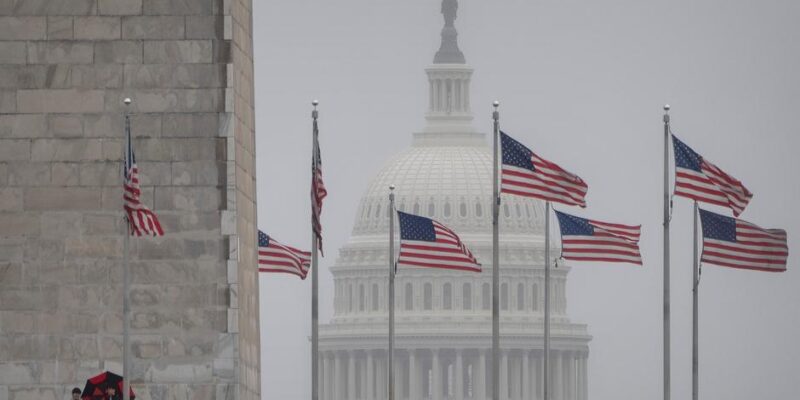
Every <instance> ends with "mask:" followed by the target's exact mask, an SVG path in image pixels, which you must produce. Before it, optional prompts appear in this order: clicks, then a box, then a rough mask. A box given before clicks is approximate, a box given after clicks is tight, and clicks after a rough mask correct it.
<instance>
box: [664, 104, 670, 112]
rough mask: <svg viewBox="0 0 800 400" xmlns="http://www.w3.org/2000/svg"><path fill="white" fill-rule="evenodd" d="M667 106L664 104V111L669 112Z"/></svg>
mask: <svg viewBox="0 0 800 400" xmlns="http://www.w3.org/2000/svg"><path fill="white" fill-rule="evenodd" d="M669 108H670V107H669V104H664V111H666V112H669Z"/></svg>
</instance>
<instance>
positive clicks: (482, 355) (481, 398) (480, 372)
mask: <svg viewBox="0 0 800 400" xmlns="http://www.w3.org/2000/svg"><path fill="white" fill-rule="evenodd" d="M475 373H476V372H475V371H474V370H473V374H475ZM473 376H475V375H473ZM475 381H476V385H475V388H476V390H475V399H476V400H486V350H484V349H480V350H478V368H477V379H475Z"/></svg>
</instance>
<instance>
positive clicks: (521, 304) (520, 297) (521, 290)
mask: <svg viewBox="0 0 800 400" xmlns="http://www.w3.org/2000/svg"><path fill="white" fill-rule="evenodd" d="M524 309H525V285H523V284H522V283H520V284H518V285H517V311H522V310H524Z"/></svg>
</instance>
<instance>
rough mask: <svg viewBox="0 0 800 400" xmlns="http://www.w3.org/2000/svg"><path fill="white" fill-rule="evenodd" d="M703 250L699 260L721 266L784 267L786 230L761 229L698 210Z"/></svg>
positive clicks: (782, 268) (778, 270)
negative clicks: (701, 226)
mask: <svg viewBox="0 0 800 400" xmlns="http://www.w3.org/2000/svg"><path fill="white" fill-rule="evenodd" d="M700 221H701V222H702V224H703V254H702V256H701V257H700V261H702V262H704V263H707V264H714V265H718V266H721V267H731V268H741V269H754V270H759V271H769V272H783V271H786V259H787V258H788V257H789V248H788V247H787V245H786V231H784V230H783V229H763V228H759V227H758V226H756V225H753V224H751V223H749V222H745V221H742V220H740V219H736V218H731V217H726V216H724V215H719V214H716V213H713V212H710V211H706V210H703V209H701V210H700Z"/></svg>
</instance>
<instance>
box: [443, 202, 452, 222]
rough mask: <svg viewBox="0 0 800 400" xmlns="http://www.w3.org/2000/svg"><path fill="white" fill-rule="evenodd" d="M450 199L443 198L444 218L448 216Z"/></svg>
mask: <svg viewBox="0 0 800 400" xmlns="http://www.w3.org/2000/svg"><path fill="white" fill-rule="evenodd" d="M450 211H451V210H450V199H447V200H445V203H444V216H445V218H450Z"/></svg>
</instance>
